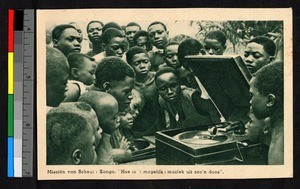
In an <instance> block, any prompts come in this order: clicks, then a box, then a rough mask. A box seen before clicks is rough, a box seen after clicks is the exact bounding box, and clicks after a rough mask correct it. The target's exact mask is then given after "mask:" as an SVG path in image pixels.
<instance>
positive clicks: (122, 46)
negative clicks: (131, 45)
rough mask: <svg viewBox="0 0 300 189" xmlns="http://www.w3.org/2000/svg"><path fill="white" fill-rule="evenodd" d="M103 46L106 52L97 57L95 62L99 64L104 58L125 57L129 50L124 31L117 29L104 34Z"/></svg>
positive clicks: (111, 29) (110, 29) (106, 31)
mask: <svg viewBox="0 0 300 189" xmlns="http://www.w3.org/2000/svg"><path fill="white" fill-rule="evenodd" d="M102 42H103V43H102V46H103V49H104V52H102V53H100V54H97V55H95V56H94V57H93V58H95V61H96V62H97V63H99V62H100V61H101V60H102V59H103V58H104V57H109V56H116V57H119V58H122V57H123V54H124V53H125V51H126V49H127V43H126V39H125V37H124V35H123V33H122V31H120V30H117V29H115V28H109V29H107V30H105V31H104V33H103V34H102Z"/></svg>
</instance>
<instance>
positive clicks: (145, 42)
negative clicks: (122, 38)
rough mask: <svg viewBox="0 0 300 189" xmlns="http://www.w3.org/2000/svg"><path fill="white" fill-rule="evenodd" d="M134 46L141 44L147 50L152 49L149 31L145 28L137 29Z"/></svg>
mask: <svg viewBox="0 0 300 189" xmlns="http://www.w3.org/2000/svg"><path fill="white" fill-rule="evenodd" d="M133 43H134V46H139V47H142V48H144V49H145V50H146V51H147V52H149V51H151V50H152V43H151V41H150V37H149V34H148V32H146V31H144V30H140V31H137V32H136V33H135V35H134V36H133Z"/></svg>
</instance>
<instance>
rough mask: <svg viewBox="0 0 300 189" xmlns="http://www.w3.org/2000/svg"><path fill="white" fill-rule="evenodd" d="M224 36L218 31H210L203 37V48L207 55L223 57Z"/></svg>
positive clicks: (224, 48) (224, 47)
mask: <svg viewBox="0 0 300 189" xmlns="http://www.w3.org/2000/svg"><path fill="white" fill-rule="evenodd" d="M226 40H227V38H226V35H225V34H224V33H223V32H222V31H220V30H215V31H210V32H208V33H207V34H206V35H205V38H204V44H205V45H204V48H205V51H206V53H207V54H209V55H223V54H224V52H225V50H226Z"/></svg>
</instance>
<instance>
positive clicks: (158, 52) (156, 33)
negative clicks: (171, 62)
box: [148, 21, 169, 71]
mask: <svg viewBox="0 0 300 189" xmlns="http://www.w3.org/2000/svg"><path fill="white" fill-rule="evenodd" d="M148 33H149V36H150V40H151V42H152V44H153V46H154V47H155V48H153V49H152V51H149V55H150V61H151V70H153V71H156V70H158V66H159V65H161V64H163V63H164V59H163V48H164V46H165V45H166V44H167V42H168V37H169V31H168V30H167V27H166V25H165V24H164V23H162V22H158V21H156V22H152V23H151V24H150V25H149V26H148Z"/></svg>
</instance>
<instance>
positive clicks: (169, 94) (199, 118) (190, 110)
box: [155, 67, 220, 128]
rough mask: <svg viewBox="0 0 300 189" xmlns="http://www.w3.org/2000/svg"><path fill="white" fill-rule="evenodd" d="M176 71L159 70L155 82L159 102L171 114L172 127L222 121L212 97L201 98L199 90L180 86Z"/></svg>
mask: <svg viewBox="0 0 300 189" xmlns="http://www.w3.org/2000/svg"><path fill="white" fill-rule="evenodd" d="M179 82H180V81H179V78H178V76H177V73H176V71H175V70H174V69H173V68H170V67H164V68H161V69H160V70H158V71H157V73H156V75H155V84H156V87H157V90H158V93H159V95H160V97H159V104H160V106H161V107H162V108H163V109H164V110H166V111H167V112H168V114H169V115H170V122H171V124H170V127H171V128H180V127H193V126H200V125H206V124H211V123H216V122H220V114H219V113H218V111H217V110H216V108H215V107H214V105H213V103H212V102H211V101H210V99H203V98H201V92H200V91H199V90H195V89H191V88H187V87H183V88H181V87H180V83H179Z"/></svg>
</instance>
